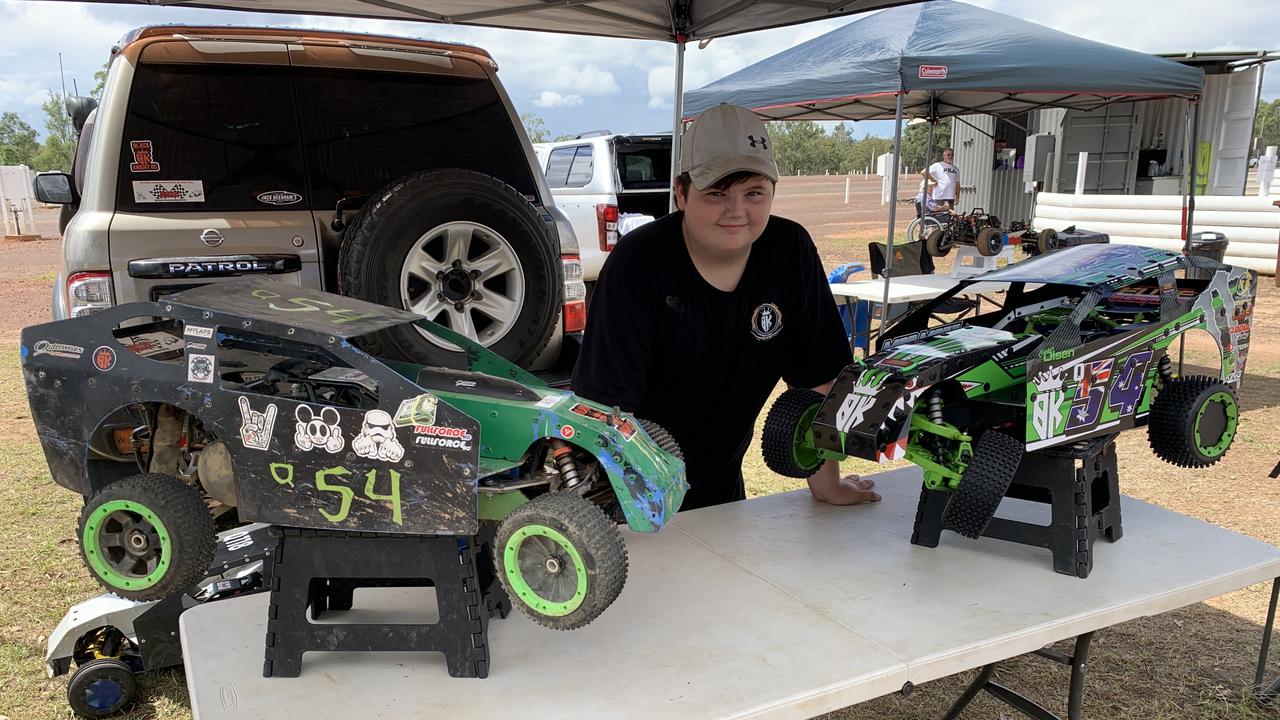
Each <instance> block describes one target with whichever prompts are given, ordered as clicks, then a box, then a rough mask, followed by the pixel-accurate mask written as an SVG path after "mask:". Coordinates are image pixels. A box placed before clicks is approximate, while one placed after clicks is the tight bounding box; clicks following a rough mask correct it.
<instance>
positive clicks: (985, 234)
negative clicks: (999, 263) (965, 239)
mask: <svg viewBox="0 0 1280 720" xmlns="http://www.w3.org/2000/svg"><path fill="white" fill-rule="evenodd" d="M974 244H975V245H977V246H978V253H979V254H981V255H982V256H984V257H991V256H993V255H999V254H1000V249H1001V248H1003V247H1004V235H1003V234H1002V233H1001V232H1000V230H999V229H997V228H993V227H984V228H982V229H981V230H979V231H978V238H977V240H975V241H974Z"/></svg>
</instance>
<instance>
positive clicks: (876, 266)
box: [867, 241, 978, 322]
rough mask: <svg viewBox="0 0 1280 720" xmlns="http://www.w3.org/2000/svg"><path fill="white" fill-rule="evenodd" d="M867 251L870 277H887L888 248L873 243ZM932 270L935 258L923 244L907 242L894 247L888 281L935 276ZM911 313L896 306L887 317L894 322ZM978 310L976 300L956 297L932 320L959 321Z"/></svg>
mask: <svg viewBox="0 0 1280 720" xmlns="http://www.w3.org/2000/svg"><path fill="white" fill-rule="evenodd" d="M867 247H868V250H869V251H870V253H871V274H872V275H874V276H876V277H884V276H885V272H884V266H885V249H886V248H885V244H884V243H876V242H873V243H870V244H869V245H868V246H867ZM933 270H934V267H933V257H932V256H931V255H929V253H927V252H925V249H924V243H923V242H919V241H916V242H908V243H902V244H901V245H897V244H895V245H894V246H893V267H891V268H890V269H889V277H903V276H906V275H932V274H933ZM904 305H905V306H904ZM908 309H910V305H909V304H900V305H897V306H894V307H892V308H890V309H889V314H888V316H887V317H888V318H889V320H890V321H892V320H893V319H894V318H897V317H898V316H900V315H902V314H903V313H905V312H906V311H907V310H908ZM977 309H978V301H977V300H970V299H968V298H959V297H957V298H952V299H950V300H948V301H947V302H945V303H943V304H941V305H939V306H938V307H937V308H936V309H935V311H934V313H933V315H932V316H931V317H933V319H935V320H937V321H938V322H946V321H945V320H943V319H942V318H941V317H939V316H940V315H954V316H956V317H964V316H965V315H968V314H969V313H971V312H973V311H975V310H977Z"/></svg>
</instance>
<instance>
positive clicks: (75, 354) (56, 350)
mask: <svg viewBox="0 0 1280 720" xmlns="http://www.w3.org/2000/svg"><path fill="white" fill-rule="evenodd" d="M31 354H32V356H35V355H53V356H54V357H60V358H68V359H70V360H79V359H80V358H81V357H82V356H83V355H84V348H82V347H80V346H79V345H69V344H67V343H60V342H50V341H49V340H38V341H36V344H35V345H34V346H33V347H32V348H31Z"/></svg>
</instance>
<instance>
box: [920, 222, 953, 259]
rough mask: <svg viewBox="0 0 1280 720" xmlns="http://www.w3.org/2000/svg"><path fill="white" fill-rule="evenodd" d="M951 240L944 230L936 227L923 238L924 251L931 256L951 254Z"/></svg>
mask: <svg viewBox="0 0 1280 720" xmlns="http://www.w3.org/2000/svg"><path fill="white" fill-rule="evenodd" d="M951 245H952V243H951V241H950V240H949V239H948V238H947V234H946V232H944V231H943V230H942V228H938V229H937V230H934V231H933V232H931V233H929V234H928V235H926V236H925V238H924V251H925V252H927V253H929V255H931V256H932V257H946V256H947V255H950V254H951Z"/></svg>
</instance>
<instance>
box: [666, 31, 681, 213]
mask: <svg viewBox="0 0 1280 720" xmlns="http://www.w3.org/2000/svg"><path fill="white" fill-rule="evenodd" d="M684 44H685V39H684V36H683V35H678V36H677V37H676V88H675V89H676V94H675V98H674V102H673V103H672V104H673V105H674V106H675V113H674V114H673V116H672V118H671V190H670V193H671V194H670V195H668V196H667V209H668V210H670V211H671V212H675V211H676V177H678V176H679V175H680V145H681V142H680V141H681V140H682V139H683V138H682V137H681V136H682V135H683V134H684V133H683V132H682V131H683V130H684V128H683V127H682V123H681V122H680V121H681V120H682V119H683V118H682V117H681V115H683V114H684Z"/></svg>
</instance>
